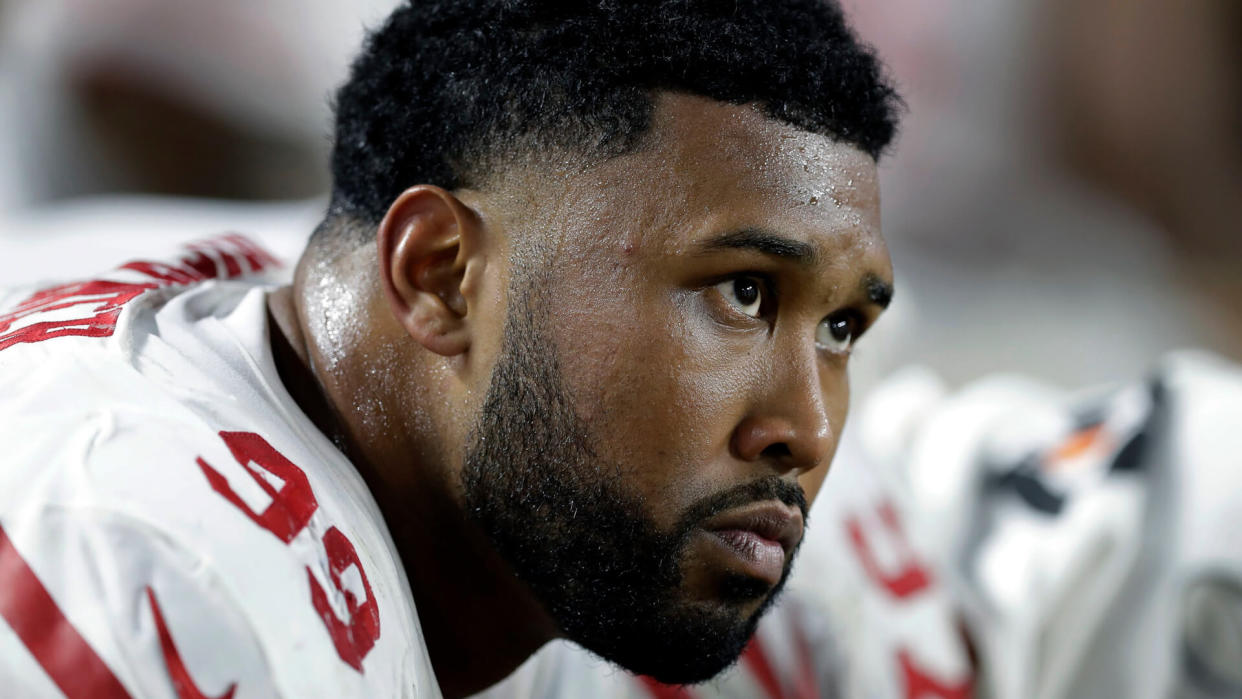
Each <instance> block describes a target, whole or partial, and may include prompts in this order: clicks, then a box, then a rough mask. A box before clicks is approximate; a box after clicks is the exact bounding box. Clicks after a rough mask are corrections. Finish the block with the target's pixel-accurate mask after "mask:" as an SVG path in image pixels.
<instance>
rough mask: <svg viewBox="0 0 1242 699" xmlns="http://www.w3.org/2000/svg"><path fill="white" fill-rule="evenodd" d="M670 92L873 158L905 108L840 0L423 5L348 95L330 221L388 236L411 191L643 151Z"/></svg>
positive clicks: (403, 13)
mask: <svg viewBox="0 0 1242 699" xmlns="http://www.w3.org/2000/svg"><path fill="white" fill-rule="evenodd" d="M659 90H667V91H673V92H683V93H690V94H695V95H700V96H704V97H708V98H711V99H715V100H718V101H721V102H728V103H733V104H743V103H756V104H758V105H759V106H760V108H761V109H762V110H763V111H764V113H766V114H767V115H768V116H770V117H771V118H773V119H776V120H779V121H782V122H786V123H788V124H791V125H793V126H795V127H797V128H800V129H803V130H806V131H810V132H813V133H817V134H821V135H825V136H828V137H830V138H832V139H834V140H836V141H839V142H844V143H848V144H851V145H854V146H856V147H858V148H859V149H861V150H862V151H865V152H866V153H868V154H870V155H871V156H872V157H873V158H878V157H879V156H880V154H881V152H882V151H883V150H884V149H885V148H886V146H887V145H888V144H889V142H890V141H891V140H892V138H893V136H894V133H895V130H896V124H897V114H898V112H899V110H900V99H899V98H898V96H897V94H896V92H895V90H894V89H893V87H892V86H891V84H890V83H889V82H888V80H887V79H886V77H885V75H884V71H883V69H882V66H881V64H880V62H879V61H878V60H877V58H876V56H875V54H874V52H873V51H872V50H871V49H870V48H869V47H867V46H865V45H863V44H861V43H860V42H859V40H858V39H857V38H856V37H855V36H854V34H853V33H852V32H851V30H850V28H849V27H848V26H847V25H846V22H845V18H844V16H843V14H842V11H841V9H840V7H839V6H838V5H837V4H836V3H835V2H833V1H832V0H576V1H572V0H571V1H564V0H560V1H558V0H411V1H410V2H406V3H404V4H402V5H401V6H400V7H399V8H398V9H397V10H396V11H394V12H393V13H392V15H391V16H390V17H389V18H388V19H387V21H386V22H385V23H384V24H383V25H382V26H380V27H379V28H378V29H376V30H375V31H373V32H371V33H370V34H369V36H368V38H367V41H366V43H365V45H364V47H363V50H362V53H361V54H360V55H359V56H358V58H357V59H356V60H355V62H354V64H353V67H352V70H351V76H350V78H349V80H348V82H347V83H346V84H345V85H344V86H343V87H341V88H340V90H339V92H338V93H337V96H336V128H335V142H334V147H333V153H332V177H333V191H332V200H331V205H330V209H329V220H331V219H332V218H334V217H338V216H346V217H349V218H350V219H352V220H354V221H356V222H359V223H365V224H370V225H373V224H376V223H378V222H379V221H380V220H381V219H382V218H383V216H384V214H385V212H386V211H387V209H388V207H389V205H390V204H391V202H392V201H393V200H394V199H395V198H396V197H397V196H398V195H399V194H400V193H401V192H402V191H403V190H404V189H405V188H407V187H409V186H412V185H414V184H434V185H437V186H440V187H443V188H445V189H447V190H450V191H452V190H455V189H459V188H464V187H479V186H482V185H483V184H485V183H486V181H487V178H488V177H489V175H491V174H494V173H495V172H496V171H497V169H498V168H503V167H505V166H508V165H512V164H513V163H515V162H520V161H521V160H522V158H523V157H529V156H530V155H531V154H537V153H541V152H547V150H548V149H558V151H559V152H563V153H569V154H572V155H573V156H575V157H579V158H581V159H582V161H583V162H584V163H591V162H595V161H598V160H602V159H606V158H609V157H613V156H616V155H621V154H623V153H626V152H629V151H630V150H632V149H633V148H635V147H637V145H638V142H639V140H640V139H641V137H642V136H643V135H644V134H645V133H646V132H647V130H648V128H649V125H650V122H651V115H652V111H653V109H654V99H655V95H654V93H655V92H656V91H659Z"/></svg>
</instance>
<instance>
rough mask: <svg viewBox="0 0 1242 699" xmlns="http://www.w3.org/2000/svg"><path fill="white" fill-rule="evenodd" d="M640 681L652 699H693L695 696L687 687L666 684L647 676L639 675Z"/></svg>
mask: <svg viewBox="0 0 1242 699" xmlns="http://www.w3.org/2000/svg"><path fill="white" fill-rule="evenodd" d="M638 681H639V682H641V683H642V685H643V688H644V689H646V690H647V693H649V694H650V695H651V697H652V699H692V697H693V696H694V695H693V694H691V693H690V691H689V690H687V689H686V688H685V687H678V686H676V685H671V684H664V683H663V682H658V681H656V680H653V679H651V678H650V677H648V676H646V675H639V676H638Z"/></svg>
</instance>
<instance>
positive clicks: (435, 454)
mask: <svg viewBox="0 0 1242 699" xmlns="http://www.w3.org/2000/svg"><path fill="white" fill-rule="evenodd" d="M268 308H269V313H270V318H271V320H272V332H271V338H272V349H273V356H274V357H275V360H276V366H277V369H278V371H279V373H280V377H281V380H282V381H283V382H284V383H285V386H286V387H287V388H288V390H289V394H290V395H291V396H292V397H293V399H294V400H295V401H297V403H298V405H299V407H301V408H302V410H303V412H305V413H306V414H307V416H309V417H310V419H311V420H312V421H313V422H314V423H315V425H316V426H317V427H318V428H319V429H320V430H321V431H322V432H323V433H324V434H326V435H328V436H329V437H330V438H331V439H332V440H333V442H334V443H336V444H337V446H338V448H340V449H341V450H342V451H343V452H344V453H345V455H346V456H347V457H348V458H349V460H350V462H351V463H353V464H354V466H355V468H357V469H358V472H359V473H360V474H361V475H362V477H363V479H364V480H365V481H366V483H367V485H368V487H369V488H370V490H371V493H372V495H373V496H374V497H375V499H376V502H377V503H378V505H379V508H380V512H381V513H382V514H383V516H384V522H385V524H386V525H387V526H388V529H389V532H390V533H391V534H392V537H393V541H394V543H395V544H396V547H397V551H398V553H399V554H400V556H401V562H402V563H403V564H404V566H405V571H406V577H407V578H408V579H409V582H410V592H411V594H412V595H413V597H414V601H415V604H416V606H417V609H418V618H419V624H420V627H421V632H422V635H423V638H424V640H425V641H426V643H427V649H428V652H429V655H430V657H431V663H432V666H433V667H434V669H435V672H436V680H437V682H438V683H439V685H440V690H441V692H442V693H443V694H444V696H445V697H446V698H447V699H453V698H455V697H463V696H467V695H469V694H473V693H476V692H479V691H482V690H484V689H486V688H488V687H490V686H491V685H493V684H495V683H497V682H499V681H500V680H502V679H504V678H505V677H506V676H508V675H509V674H510V673H512V672H513V671H514V670H515V669H517V667H518V666H519V665H521V664H522V663H523V662H524V661H525V660H526V659H527V658H529V657H530V656H531V655H532V654H534V653H535V651H537V650H538V649H539V648H540V647H541V646H542V645H543V644H544V643H546V642H547V641H549V640H551V639H552V638H554V637H555V636H556V635H557V633H558V632H557V630H556V627H555V624H553V622H552V620H551V619H550V618H549V617H548V615H547V614H546V613H545V612H544V611H543V608H542V606H541V605H539V604H538V602H537V601H536V600H535V599H534V597H533V595H531V593H530V591H529V589H528V588H527V587H526V586H525V585H524V584H523V583H522V582H521V581H519V580H518V579H517V578H516V577H515V576H514V575H513V573H512V571H511V570H510V568H509V567H508V565H507V564H506V563H505V562H504V561H503V560H502V559H501V558H500V557H499V556H498V555H497V554H496V553H495V551H494V550H493V548H492V546H491V544H490V542H489V541H488V540H487V537H486V536H485V535H484V533H483V532H482V531H481V530H480V529H479V527H478V526H477V525H476V524H474V523H473V522H472V521H470V520H469V519H468V518H467V517H466V516H465V514H464V512H463V511H462V509H461V507H460V505H459V499H458V495H457V492H456V491H457V488H456V487H455V486H454V483H455V481H454V479H453V478H452V476H451V475H449V474H451V473H452V470H451V469H450V468H449V467H448V464H447V463H445V462H446V459H445V458H444V456H443V454H442V453H439V451H438V450H437V448H436V446H437V445H438V444H440V443H441V442H442V441H443V440H442V439H441V438H439V437H438V436H437V435H435V434H428V428H427V423H428V421H427V420H425V419H424V420H422V423H421V424H412V422H410V421H402V420H400V419H398V420H392V421H389V420H375V419H366V416H365V415H361V414H359V413H358V412H357V411H356V410H352V409H351V408H350V406H358V405H371V404H374V401H371V400H360V399H362V398H367V399H378V400H379V401H381V404H384V405H389V406H394V405H395V406H400V405H403V404H408V403H409V401H408V399H407V400H406V401H401V400H394V398H395V396H392V395H378V391H380V390H385V389H386V390H390V391H391V390H393V389H394V387H395V385H396V384H397V383H398V382H397V381H396V377H388V379H389V380H386V381H382V382H375V381H373V380H371V381H367V380H351V377H352V378H364V377H366V376H367V373H366V371H365V370H364V369H365V368H364V367H358V366H355V365H354V364H353V357H350V356H348V355H347V357H346V359H345V360H343V361H339V362H338V363H337V364H336V365H335V366H334V370H333V371H332V372H331V374H328V373H327V372H324V371H323V370H322V369H320V367H322V366H323V363H322V362H317V361H314V358H315V357H317V356H320V352H319V351H318V350H317V347H318V345H317V343H316V339H315V338H314V337H313V336H312V335H313V333H311V332H309V331H307V330H305V329H306V328H308V327H309V326H308V325H307V324H306V323H304V322H303V320H304V315H303V313H302V309H301V308H300V304H299V303H298V302H297V296H296V295H295V294H294V292H293V290H291V289H290V288H289V287H285V288H282V289H280V290H278V291H276V292H273V293H272V294H271V295H270V296H269V299H268ZM413 412H417V411H413Z"/></svg>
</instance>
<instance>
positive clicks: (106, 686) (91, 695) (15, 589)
mask: <svg viewBox="0 0 1242 699" xmlns="http://www.w3.org/2000/svg"><path fill="white" fill-rule="evenodd" d="M0 618H3V619H4V620H5V621H6V622H8V624H9V626H10V627H12V628H13V631H14V632H15V633H16V634H17V637H18V638H19V639H21V642H22V643H23V644H24V645H25V646H26V648H27V650H29V651H30V654H31V655H32V656H34V659H35V661H36V662H38V663H39V666H40V667H42V668H43V671H44V672H46V673H47V675H48V677H50V678H52V682H54V683H56V686H57V687H59V688H60V691H62V692H64V693H65V696H66V697H69V699H122V698H123V699H128V698H129V692H127V691H125V687H124V686H122V685H121V682H120V681H119V680H117V678H116V676H115V675H113V674H112V670H110V669H109V668H108V666H107V664H105V663H104V661H103V659H102V658H100V657H99V655H98V654H96V653H95V650H94V649H93V648H91V645H90V644H89V643H87V642H86V639H85V638H82V634H80V633H78V630H77V629H76V628H74V627H73V624H71V623H69V620H68V619H67V618H65V615H64V613H63V612H61V611H60V606H58V605H57V604H56V600H54V599H52V596H51V595H50V594H48V591H47V588H45V587H43V583H42V582H40V581H39V578H38V577H37V576H35V573H34V571H33V570H31V568H30V566H29V565H28V564H27V563H26V561H25V559H23V558H22V557H21V554H20V553H18V551H17V549H16V548H14V546H13V542H12V541H11V540H10V539H9V537H8V535H7V534H5V532H4V528H3V527H0Z"/></svg>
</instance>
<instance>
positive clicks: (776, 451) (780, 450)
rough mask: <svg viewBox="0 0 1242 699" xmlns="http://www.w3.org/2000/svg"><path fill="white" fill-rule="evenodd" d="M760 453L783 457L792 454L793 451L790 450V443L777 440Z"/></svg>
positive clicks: (775, 457) (774, 457)
mask: <svg viewBox="0 0 1242 699" xmlns="http://www.w3.org/2000/svg"><path fill="white" fill-rule="evenodd" d="M760 454H761V455H762V456H766V457H768V458H770V459H783V458H787V457H789V456H792V454H793V452H791V451H789V445H788V444H785V443H784V442H777V443H776V444H770V445H768V446H767V447H764V449H763V451H762V452H760Z"/></svg>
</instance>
